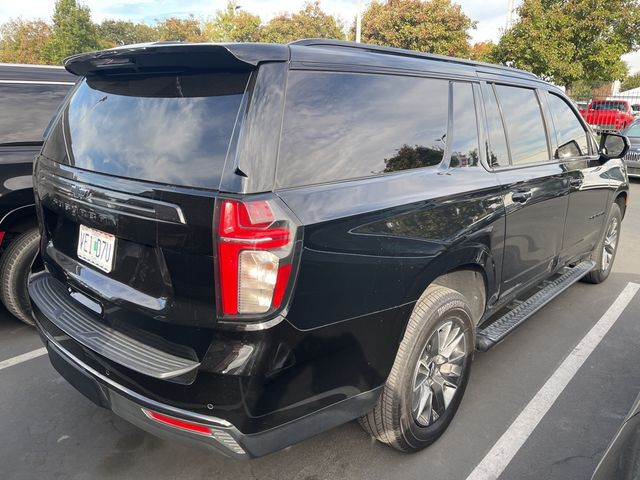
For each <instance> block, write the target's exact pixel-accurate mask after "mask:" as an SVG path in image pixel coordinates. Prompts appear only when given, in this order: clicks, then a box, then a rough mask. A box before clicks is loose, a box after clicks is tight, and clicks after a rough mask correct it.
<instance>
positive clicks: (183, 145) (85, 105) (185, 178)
mask: <svg viewBox="0 0 640 480" xmlns="http://www.w3.org/2000/svg"><path fill="white" fill-rule="evenodd" d="M248 76H249V74H248V73H215V74H198V75H164V76H152V77H149V76H147V77H137V76H136V77H129V78H118V77H116V78H114V79H111V78H88V79H86V80H84V81H83V82H82V84H81V85H80V87H79V88H78V90H77V91H76V93H75V94H74V96H73V98H72V99H71V102H70V103H69V106H68V111H67V115H66V120H67V122H68V130H67V129H65V130H66V131H67V132H68V135H67V140H66V142H67V146H68V147H70V148H68V151H69V155H70V158H69V160H68V162H69V163H70V164H71V165H73V166H76V167H78V168H82V169H87V170H91V171H95V172H100V173H106V174H109V175H117V176H121V177H127V178H135V179H140V180H147V181H153V182H159V183H167V184H173V185H186V186H192V187H203V188H211V189H216V188H218V186H219V183H220V176H221V173H222V169H223V166H224V161H225V158H226V154H227V149H228V146H229V141H230V138H231V134H232V131H233V127H234V125H235V121H236V117H237V114H238V110H239V108H240V103H241V101H242V97H243V94H244V91H245V87H246V85H247V81H248ZM54 160H56V159H54Z"/></svg>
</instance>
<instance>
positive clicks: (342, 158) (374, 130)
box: [276, 71, 449, 188]
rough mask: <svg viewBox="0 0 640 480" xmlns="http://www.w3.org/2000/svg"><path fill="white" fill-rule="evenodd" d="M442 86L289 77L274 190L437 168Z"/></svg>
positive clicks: (443, 124)
mask: <svg viewBox="0 0 640 480" xmlns="http://www.w3.org/2000/svg"><path fill="white" fill-rule="evenodd" d="M448 101H449V82H448V81H446V80H436V79H429V78H418V77H400V76H392V75H374V74H356V73H338V72H302V71H293V72H291V73H290V74H289V80H288V86H287V94H286V100H285V111H284V123H283V127H282V137H281V141H280V150H279V151H280V153H279V158H278V173H277V181H276V184H277V186H278V187H279V188H285V187H293V186H302V185H309V184H314V183H322V182H331V181H335V180H346V179H353V178H359V177H367V176H372V175H378V174H382V173H387V172H395V171H399V170H406V169H410V168H421V167H429V166H435V165H438V164H440V162H441V161H442V158H443V156H444V147H445V143H446V135H447V120H448Z"/></svg>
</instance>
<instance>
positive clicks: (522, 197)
mask: <svg viewBox="0 0 640 480" xmlns="http://www.w3.org/2000/svg"><path fill="white" fill-rule="evenodd" d="M530 198H531V190H521V191H517V192H513V193H512V194H511V200H513V201H514V202H518V203H527V201H529V199H530Z"/></svg>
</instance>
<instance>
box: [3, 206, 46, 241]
mask: <svg viewBox="0 0 640 480" xmlns="http://www.w3.org/2000/svg"><path fill="white" fill-rule="evenodd" d="M37 224H38V218H37V216H36V207H35V205H34V204H30V205H22V206H21V207H18V208H14V209H13V210H10V211H9V212H7V213H6V214H5V215H4V217H2V218H1V219H0V232H4V241H3V242H2V246H3V247H6V246H7V244H8V241H7V234H10V235H11V234H13V235H15V234H20V233H23V232H26V231H27V230H29V229H30V228H33V227H35V226H36V225H37Z"/></svg>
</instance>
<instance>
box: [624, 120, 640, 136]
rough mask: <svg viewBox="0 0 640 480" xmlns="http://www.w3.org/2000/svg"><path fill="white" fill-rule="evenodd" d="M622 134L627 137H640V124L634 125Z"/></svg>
mask: <svg viewBox="0 0 640 480" xmlns="http://www.w3.org/2000/svg"><path fill="white" fill-rule="evenodd" d="M622 133H624V134H625V135H626V136H627V137H640V123H632V124H631V125H629V126H628V127H627V129H626V130H625V131H623V132H622Z"/></svg>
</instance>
